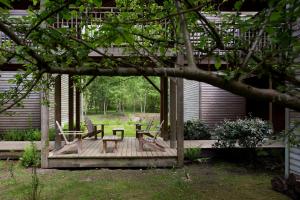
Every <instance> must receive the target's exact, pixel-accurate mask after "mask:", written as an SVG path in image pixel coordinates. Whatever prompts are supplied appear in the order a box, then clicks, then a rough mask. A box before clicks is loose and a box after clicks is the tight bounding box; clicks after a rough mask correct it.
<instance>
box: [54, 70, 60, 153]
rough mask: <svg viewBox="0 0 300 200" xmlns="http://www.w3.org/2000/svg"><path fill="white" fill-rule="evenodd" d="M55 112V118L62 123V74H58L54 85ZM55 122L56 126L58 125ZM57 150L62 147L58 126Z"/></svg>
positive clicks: (56, 136)
mask: <svg viewBox="0 0 300 200" xmlns="http://www.w3.org/2000/svg"><path fill="white" fill-rule="evenodd" d="M54 113H55V117H54V120H55V121H58V123H59V124H61V75H57V76H56V78H55V85H54ZM56 126H57V125H56V123H55V127H56ZM54 148H55V150H58V149H60V148H61V135H59V130H58V127H56V135H55V145H54Z"/></svg>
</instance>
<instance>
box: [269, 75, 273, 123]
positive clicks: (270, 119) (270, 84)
mask: <svg viewBox="0 0 300 200" xmlns="http://www.w3.org/2000/svg"><path fill="white" fill-rule="evenodd" d="M272 85H273V84H272V77H271V76H270V77H269V89H272V88H273V86H272ZM269 122H270V123H271V124H273V103H272V102H271V101H270V102H269Z"/></svg>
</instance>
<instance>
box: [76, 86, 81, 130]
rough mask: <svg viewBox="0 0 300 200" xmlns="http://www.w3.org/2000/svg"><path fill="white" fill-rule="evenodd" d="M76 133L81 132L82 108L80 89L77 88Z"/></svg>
mask: <svg viewBox="0 0 300 200" xmlns="http://www.w3.org/2000/svg"><path fill="white" fill-rule="evenodd" d="M75 95H76V108H75V110H76V131H80V108H81V102H80V101H81V98H80V96H81V93H80V90H79V88H78V87H76V94H75Z"/></svg>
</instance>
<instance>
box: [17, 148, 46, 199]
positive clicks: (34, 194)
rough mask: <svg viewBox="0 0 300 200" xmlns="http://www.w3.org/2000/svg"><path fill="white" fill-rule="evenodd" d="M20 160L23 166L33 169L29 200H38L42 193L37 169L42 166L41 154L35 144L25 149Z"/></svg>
mask: <svg viewBox="0 0 300 200" xmlns="http://www.w3.org/2000/svg"><path fill="white" fill-rule="evenodd" d="M20 160H21V165H22V166H24V167H31V188H30V194H29V196H28V200H37V199H39V196H40V192H41V191H40V186H39V185H40V182H39V177H38V175H37V167H38V166H39V165H40V154H39V153H38V150H37V147H36V145H35V144H34V143H33V142H31V144H30V146H27V147H26V148H25V150H24V153H23V155H22V157H21V159H20Z"/></svg>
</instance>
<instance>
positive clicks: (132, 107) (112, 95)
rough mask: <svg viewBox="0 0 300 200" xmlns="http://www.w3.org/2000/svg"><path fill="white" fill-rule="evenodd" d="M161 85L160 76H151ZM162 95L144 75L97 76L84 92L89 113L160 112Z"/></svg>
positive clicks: (86, 108)
mask: <svg viewBox="0 0 300 200" xmlns="http://www.w3.org/2000/svg"><path fill="white" fill-rule="evenodd" d="M150 79H151V80H152V81H153V82H154V83H155V84H156V85H157V86H159V81H160V80H159V78H158V77H151V78H150ZM159 98H160V95H159V93H158V91H157V90H155V88H154V87H153V86H152V85H151V84H150V83H149V82H148V81H147V80H146V79H144V78H143V77H97V78H96V79H95V80H94V81H93V82H92V83H91V84H90V85H89V86H88V87H87V89H86V91H85V92H84V99H85V109H84V110H86V112H87V114H106V113H107V111H115V112H142V113H146V112H148V113H157V112H159V106H160V104H159V101H160V99H159Z"/></svg>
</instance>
